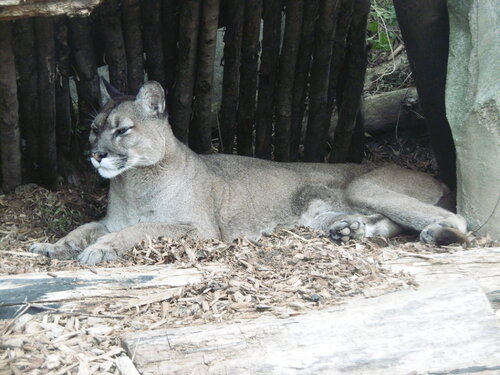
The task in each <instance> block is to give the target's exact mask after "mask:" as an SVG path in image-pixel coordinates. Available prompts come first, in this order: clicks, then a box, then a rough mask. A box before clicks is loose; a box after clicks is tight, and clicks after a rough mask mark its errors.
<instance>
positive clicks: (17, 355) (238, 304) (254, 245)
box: [0, 188, 494, 375]
mask: <svg viewBox="0 0 500 375" xmlns="http://www.w3.org/2000/svg"><path fill="white" fill-rule="evenodd" d="M37 194H42V195H43V196H42V198H43V199H46V198H47V195H52V194H56V195H55V196H54V197H53V199H54V200H53V203H51V205H47V207H41V205H40V203H39V202H38V201H37V199H41V198H40V197H39V196H38V195H37ZM57 194H60V195H57ZM80 194H81V193H76V192H71V193H68V192H67V191H66V192H59V193H49V192H47V191H46V190H43V189H41V188H35V189H34V190H33V189H31V190H30V189H28V190H27V191H24V192H19V193H18V194H15V195H12V196H1V197H0V213H1V214H6V216H4V217H5V218H6V219H5V220H2V222H1V223H0V231H2V233H1V234H2V237H1V238H0V257H1V258H2V261H1V262H0V275H9V274H22V273H26V272H46V273H50V272H56V271H60V270H75V272H76V271H78V270H79V269H83V268H88V267H87V266H83V265H80V264H78V263H77V262H75V261H57V260H50V259H47V258H44V257H41V256H35V255H33V254H30V253H28V252H27V251H26V249H27V247H28V244H29V243H30V242H31V241H33V240H40V239H42V240H44V239H52V237H54V236H55V234H54V232H53V231H52V232H51V231H49V230H47V228H44V227H43V225H44V222H43V221H42V218H41V216H42V215H45V214H46V210H50V212H52V219H56V220H59V219H61V218H64V217H66V218H65V219H64V220H68V222H70V224H69V225H73V226H76V225H78V224H80V221H83V222H85V221H88V220H89V219H91V218H92V217H93V216H92V215H94V216H97V214H98V213H99V210H100V209H102V208H100V207H99V206H101V205H102V206H104V205H105V203H104V201H103V200H104V199H105V198H104V197H103V195H99V194H97V195H95V196H81V195H80ZM49 199H51V198H49ZM80 200H82V201H80ZM79 202H80V203H79ZM81 202H83V203H81ZM49 203H50V201H49ZM82 205H84V206H86V208H89V207H90V208H91V210H90V209H89V211H88V212H87V213H86V211H85V210H83V214H82V209H80V210H78V207H82ZM90 211H93V212H90ZM61 220H62V219H61ZM62 226H64V222H63V224H62ZM59 228H60V227H56V228H55V229H58V230H59ZM5 234H6V235H5ZM412 240H413V241H414V238H412ZM472 245H473V246H479V247H487V246H493V245H494V243H493V242H492V241H490V240H488V239H473V244H472ZM460 249H461V247H453V246H451V247H447V248H440V249H436V248H433V247H431V246H426V245H422V244H419V243H416V242H408V238H407V237H400V238H395V239H390V240H387V239H383V238H376V239H371V240H365V241H357V242H349V243H347V244H343V245H338V244H335V243H333V242H331V241H330V240H329V239H328V238H327V237H326V236H325V235H324V233H321V232H318V231H313V230H311V229H309V228H295V229H292V230H288V229H280V230H278V231H276V232H275V233H273V234H272V235H270V236H264V237H262V238H261V239H260V240H259V241H257V242H255V241H249V240H246V239H238V240H236V241H233V242H231V243H224V242H221V241H215V240H206V241H196V240H192V239H189V238H183V239H180V240H177V241H173V240H171V239H166V238H159V239H151V240H148V241H144V242H143V243H141V244H139V245H138V246H136V248H134V249H133V250H132V251H131V252H130V253H129V254H128V255H127V256H126V257H125V259H123V260H121V261H119V262H114V263H111V264H106V265H105V266H106V267H127V266H133V265H161V264H174V265H175V266H176V267H179V268H190V267H199V266H204V265H207V264H213V263H218V264H221V265H223V266H224V267H225V269H227V271H226V272H220V273H213V272H212V273H209V272H207V273H205V274H203V278H202V281H201V282H199V283H196V284H192V285H187V286H185V287H182V288H179V292H178V293H176V294H174V295H171V296H169V297H165V299H163V300H159V301H155V302H153V303H145V304H134V306H133V307H131V308H128V309H123V308H122V307H120V306H114V305H113V304H110V303H109V301H107V302H106V303H104V302H103V301H102V300H99V299H96V300H95V306H92V307H93V309H92V313H90V314H89V313H86V314H81V313H78V312H71V311H69V312H68V311H62V310H59V309H51V308H47V309H45V310H44V311H43V312H41V313H38V314H34V315H32V314H29V313H27V309H28V307H29V306H28V305H25V306H20V308H19V311H18V315H17V316H16V317H15V318H14V319H10V320H3V321H0V375H6V374H14V375H17V374H36V375H38V374H50V375H56V374H59V375H62V374H79V375H85V374H104V375H108V374H128V372H127V370H126V368H129V367H130V365H131V364H130V363H131V362H130V359H129V358H128V357H127V355H126V353H125V351H124V350H123V348H122V346H121V343H120V336H121V335H122V334H124V333H128V332H133V331H138V330H152V329H157V328H175V327H182V326H186V325H200V324H204V323H209V322H237V321H240V320H243V319H252V318H257V317H260V316H263V315H273V316H276V317H278V318H286V317H289V316H293V315H296V314H303V313H305V312H307V311H310V310H312V309H319V308H324V307H327V306H332V305H335V304H341V303H345V302H347V301H348V300H350V299H352V298H360V297H373V296H378V295H380V294H384V293H388V292H392V291H394V290H397V289H400V288H414V287H417V286H416V285H415V283H414V281H413V279H412V278H411V276H409V275H407V274H404V273H393V272H391V271H389V270H388V269H386V268H384V266H383V262H384V261H386V260H389V259H394V258H395V257H398V256H406V255H416V254H419V255H420V256H426V255H425V254H431V253H435V252H437V251H439V252H442V251H445V252H454V251H457V250H460ZM120 272H124V271H123V268H120ZM125 272H126V271H125ZM0 304H1V301H0ZM124 363H126V364H128V367H127V366H125V365H124Z"/></svg>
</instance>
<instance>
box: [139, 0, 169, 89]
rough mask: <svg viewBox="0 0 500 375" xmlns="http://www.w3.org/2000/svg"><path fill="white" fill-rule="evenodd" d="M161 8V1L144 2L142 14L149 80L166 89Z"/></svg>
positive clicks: (144, 0) (146, 0)
mask: <svg viewBox="0 0 500 375" xmlns="http://www.w3.org/2000/svg"><path fill="white" fill-rule="evenodd" d="M161 6H162V3H161V0H143V1H142V3H141V13H142V26H143V34H144V38H143V41H144V53H145V54H146V72H147V74H148V80H154V81H157V82H159V83H160V84H161V85H162V87H165V63H164V59H163V39H162V36H163V34H162V28H161V22H162V21H161V12H162V7H161Z"/></svg>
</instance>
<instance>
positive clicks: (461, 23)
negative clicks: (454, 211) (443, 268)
mask: <svg viewBox="0 0 500 375" xmlns="http://www.w3.org/2000/svg"><path fill="white" fill-rule="evenodd" d="M448 11H449V16H450V52H449V60H448V76H447V82H446V112H447V117H448V121H449V123H450V126H451V129H452V133H453V138H454V141H455V146H456V151H457V177H458V184H457V201H458V212H459V213H460V214H461V215H463V216H464V217H465V218H466V219H467V223H468V226H469V230H476V229H478V228H480V230H479V231H478V233H479V234H482V235H485V234H490V236H491V237H493V238H495V239H500V225H499V224H498V223H499V222H500V204H499V203H498V200H499V196H500V73H499V68H498V60H499V58H500V55H499V52H498V51H499V49H498V46H499V45H500V37H499V35H500V30H499V28H500V27H499V25H500V7H499V6H498V1H497V0H448Z"/></svg>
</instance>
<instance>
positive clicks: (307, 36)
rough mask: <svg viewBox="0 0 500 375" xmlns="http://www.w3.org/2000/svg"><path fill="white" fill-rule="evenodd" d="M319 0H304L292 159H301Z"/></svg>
mask: <svg viewBox="0 0 500 375" xmlns="http://www.w3.org/2000/svg"><path fill="white" fill-rule="evenodd" d="M318 10H319V0H307V1H305V2H304V11H303V12H304V16H303V20H302V32H301V36H300V48H299V56H298V59H297V66H296V69H295V82H294V84H293V98H292V120H291V137H292V139H291V142H290V160H291V161H297V160H298V159H299V146H300V143H301V135H302V123H303V118H304V111H305V108H306V98H307V95H308V87H309V86H308V82H309V72H310V69H311V56H312V51H313V47H314V30H315V26H316V19H317V17H318Z"/></svg>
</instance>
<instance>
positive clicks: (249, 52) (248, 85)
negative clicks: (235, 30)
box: [236, 0, 262, 156]
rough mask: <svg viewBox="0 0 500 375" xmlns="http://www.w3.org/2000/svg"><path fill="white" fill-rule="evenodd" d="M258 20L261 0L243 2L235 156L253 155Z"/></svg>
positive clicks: (260, 11)
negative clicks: (236, 152) (243, 15)
mask: <svg viewBox="0 0 500 375" xmlns="http://www.w3.org/2000/svg"><path fill="white" fill-rule="evenodd" d="M261 18H262V0H252V1H245V22H244V24H243V42H242V43H243V44H242V57H241V77H240V79H241V81H240V101H239V106H238V128H237V130H236V134H237V136H236V144H237V148H238V154H240V155H246V156H253V130H254V129H253V128H254V126H253V125H254V122H255V95H256V93H257V65H258V62H259V50H260V42H259V37H260V23H261Z"/></svg>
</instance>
